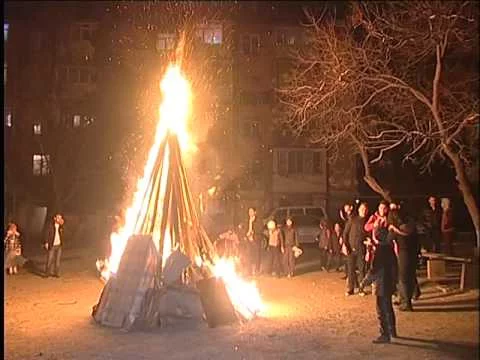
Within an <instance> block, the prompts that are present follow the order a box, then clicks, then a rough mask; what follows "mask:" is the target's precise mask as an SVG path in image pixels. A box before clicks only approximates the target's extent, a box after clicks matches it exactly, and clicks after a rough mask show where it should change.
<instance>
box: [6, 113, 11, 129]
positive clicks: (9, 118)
mask: <svg viewBox="0 0 480 360" xmlns="http://www.w3.org/2000/svg"><path fill="white" fill-rule="evenodd" d="M5 126H7V127H12V113H11V112H7V114H6V116H5Z"/></svg>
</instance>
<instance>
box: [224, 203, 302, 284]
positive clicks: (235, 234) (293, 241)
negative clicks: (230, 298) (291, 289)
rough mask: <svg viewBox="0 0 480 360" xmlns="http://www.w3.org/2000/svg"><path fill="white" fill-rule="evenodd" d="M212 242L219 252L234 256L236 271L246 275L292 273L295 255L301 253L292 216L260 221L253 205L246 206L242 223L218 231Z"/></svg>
mask: <svg viewBox="0 0 480 360" xmlns="http://www.w3.org/2000/svg"><path fill="white" fill-rule="evenodd" d="M215 245H216V247H217V251H218V253H219V255H220V256H225V257H233V258H237V259H238V262H239V263H240V267H239V268H240V271H242V272H243V273H244V274H245V275H247V276H257V275H260V274H271V275H273V276H287V277H292V276H293V275H294V272H295V258H296V257H298V256H299V254H301V250H300V248H299V247H298V246H299V244H298V234H297V231H296V229H295V226H294V222H293V219H291V218H287V219H286V220H285V224H278V223H277V222H276V221H275V220H273V219H271V220H269V221H268V222H267V223H266V224H264V223H263V221H262V220H261V219H259V218H258V216H257V212H256V210H255V209H254V208H249V209H248V219H247V221H246V226H245V225H243V224H241V225H239V226H238V227H237V229H233V228H232V229H229V230H228V231H227V232H225V233H222V234H220V235H219V237H218V239H217V241H216V242H215Z"/></svg>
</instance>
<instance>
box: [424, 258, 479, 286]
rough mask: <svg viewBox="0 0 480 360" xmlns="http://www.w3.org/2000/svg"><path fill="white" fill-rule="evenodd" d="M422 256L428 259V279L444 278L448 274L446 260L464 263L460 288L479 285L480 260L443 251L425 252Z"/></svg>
mask: <svg viewBox="0 0 480 360" xmlns="http://www.w3.org/2000/svg"><path fill="white" fill-rule="evenodd" d="M422 256H423V257H424V258H426V259H427V279H429V280H432V279H436V278H442V277H445V275H446V262H447V261H451V262H456V263H461V264H462V271H461V273H460V290H461V291H463V290H465V289H467V288H475V287H477V286H478V262H474V261H472V259H470V258H464V257H456V256H448V255H446V254H441V253H429V252H423V253H422Z"/></svg>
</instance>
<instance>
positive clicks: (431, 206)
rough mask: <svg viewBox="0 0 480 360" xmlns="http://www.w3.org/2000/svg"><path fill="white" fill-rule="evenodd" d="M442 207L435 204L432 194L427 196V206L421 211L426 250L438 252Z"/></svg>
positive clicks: (435, 200)
mask: <svg viewBox="0 0 480 360" xmlns="http://www.w3.org/2000/svg"><path fill="white" fill-rule="evenodd" d="M441 222H442V209H441V208H440V206H438V204H437V199H436V198H435V197H434V196H430V197H429V198H428V206H427V208H426V209H425V210H424V212H423V226H424V227H425V236H426V240H427V244H426V245H427V248H428V250H432V251H433V252H440V251H441V249H440V244H441V230H440V224H441Z"/></svg>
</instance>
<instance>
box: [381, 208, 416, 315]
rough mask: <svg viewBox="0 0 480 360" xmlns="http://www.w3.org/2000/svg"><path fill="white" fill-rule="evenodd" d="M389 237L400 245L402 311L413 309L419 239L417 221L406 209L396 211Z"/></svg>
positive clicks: (399, 276) (399, 269)
mask: <svg viewBox="0 0 480 360" xmlns="http://www.w3.org/2000/svg"><path fill="white" fill-rule="evenodd" d="M388 230H389V238H390V239H393V240H395V241H396V243H397V247H398V254H397V259H398V281H399V284H398V285H399V286H398V290H399V294H400V308H399V310H400V311H412V297H413V296H414V293H415V292H416V291H419V289H418V282H417V275H416V270H417V250H418V240H417V233H416V228H415V222H414V220H413V218H412V217H411V216H408V214H406V213H405V211H404V210H402V211H396V212H395V216H392V217H391V219H390V221H389V223H388Z"/></svg>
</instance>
